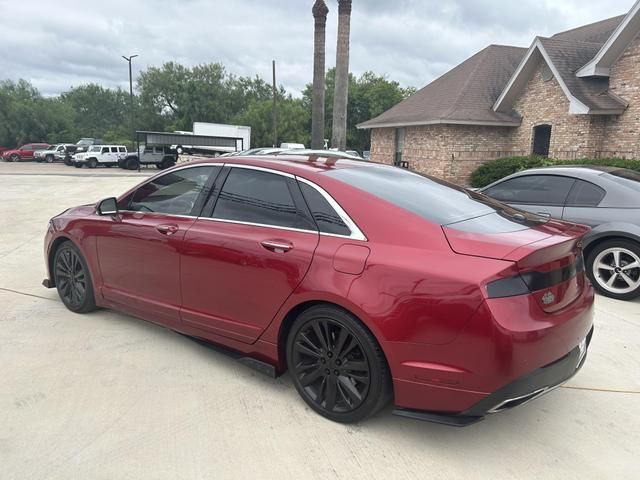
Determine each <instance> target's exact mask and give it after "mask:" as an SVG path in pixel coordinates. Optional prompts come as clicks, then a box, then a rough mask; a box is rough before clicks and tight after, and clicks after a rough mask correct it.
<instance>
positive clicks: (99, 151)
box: [71, 145, 127, 168]
mask: <svg viewBox="0 0 640 480" xmlns="http://www.w3.org/2000/svg"><path fill="white" fill-rule="evenodd" d="M125 158H127V147H125V146H124V145H93V146H91V147H89V149H88V150H87V151H86V152H82V153H76V154H75V155H74V156H73V157H71V161H72V162H73V166H74V167H76V168H82V166H83V165H86V166H87V167H89V168H96V167H97V166H98V165H104V166H105V167H111V166H112V165H113V166H115V165H118V162H119V161H120V160H123V159H125Z"/></svg>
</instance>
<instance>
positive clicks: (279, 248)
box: [260, 240, 293, 253]
mask: <svg viewBox="0 0 640 480" xmlns="http://www.w3.org/2000/svg"><path fill="white" fill-rule="evenodd" d="M260 245H262V246H263V247H264V248H266V249H267V250H269V251H271V252H275V253H286V252H288V251H289V250H291V249H292V248H293V245H291V244H290V243H289V242H283V241H282V240H263V241H262V242H260Z"/></svg>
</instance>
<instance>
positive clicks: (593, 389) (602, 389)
mask: <svg viewBox="0 0 640 480" xmlns="http://www.w3.org/2000/svg"><path fill="white" fill-rule="evenodd" d="M560 388H568V389H569V390H586V391H588V392H607V393H632V394H636V395H638V394H640V391H637V390H612V389H609V388H589V387H567V386H565V385H562V386H561V387H560Z"/></svg>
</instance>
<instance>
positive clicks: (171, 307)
mask: <svg viewBox="0 0 640 480" xmlns="http://www.w3.org/2000/svg"><path fill="white" fill-rule="evenodd" d="M218 168H219V167H213V166H201V167H190V168H186V169H182V170H177V171H174V172H169V173H167V174H165V175H162V176H159V177H155V178H154V179H153V180H151V181H149V182H147V183H145V184H143V185H142V186H140V187H139V188H138V189H137V190H136V191H135V192H133V193H131V194H130V195H127V197H125V198H122V199H120V201H119V204H118V207H119V210H120V211H119V213H118V214H117V215H113V216H111V217H107V218H108V221H106V222H100V223H99V226H98V227H97V228H99V229H101V231H98V232H96V233H97V250H98V259H99V265H100V272H101V276H102V289H101V291H102V295H103V296H104V298H105V299H107V300H109V301H112V302H115V303H117V304H119V305H121V306H123V307H124V308H125V309H126V310H129V311H131V312H132V313H134V314H137V315H140V316H142V317H144V318H147V319H149V320H154V321H158V322H160V323H164V324H176V325H177V324H178V323H179V319H180V315H179V310H180V305H181V301H182V297H181V292H180V252H181V247H182V241H183V239H184V236H185V233H186V232H187V230H188V229H189V228H190V227H191V226H192V225H193V223H194V221H195V218H196V216H197V214H198V213H199V211H200V209H201V208H202V203H203V201H204V197H205V196H206V191H207V188H206V187H207V185H208V182H209V181H211V180H212V179H211V178H210V177H211V176H212V174H213V173H214V172H215V171H217V170H218Z"/></svg>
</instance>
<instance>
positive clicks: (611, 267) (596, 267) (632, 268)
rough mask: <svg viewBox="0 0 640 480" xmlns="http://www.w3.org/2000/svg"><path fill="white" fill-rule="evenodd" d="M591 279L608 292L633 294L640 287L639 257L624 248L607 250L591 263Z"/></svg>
mask: <svg viewBox="0 0 640 480" xmlns="http://www.w3.org/2000/svg"><path fill="white" fill-rule="evenodd" d="M593 278H595V280H596V281H597V282H598V284H599V285H600V286H601V287H602V288H603V289H605V290H607V291H608V292H611V293H616V294H625V293H629V292H633V291H634V290H636V289H637V288H638V287H640V257H638V255H636V254H635V253H634V252H632V251H631V250H627V249H626V248H622V247H614V248H607V249H606V250H603V251H602V252H600V253H599V254H598V256H597V257H596V258H595V260H594V262H593Z"/></svg>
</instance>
